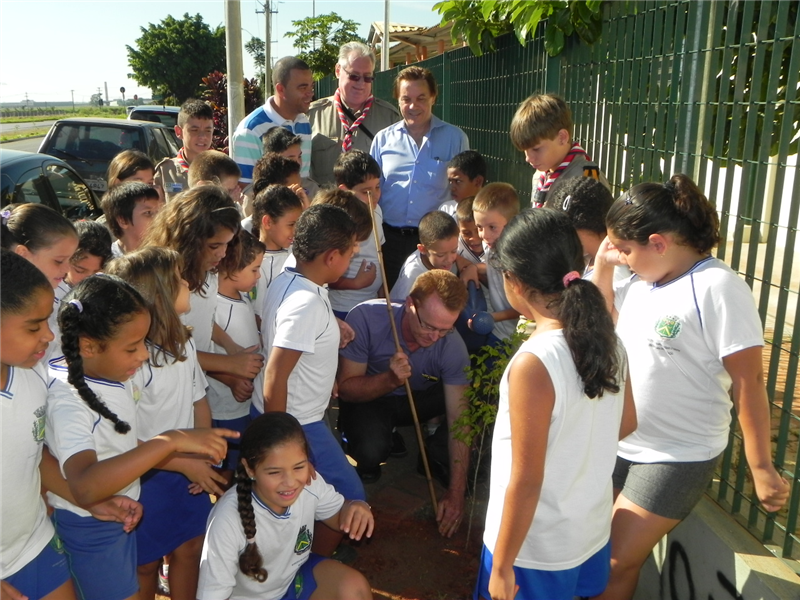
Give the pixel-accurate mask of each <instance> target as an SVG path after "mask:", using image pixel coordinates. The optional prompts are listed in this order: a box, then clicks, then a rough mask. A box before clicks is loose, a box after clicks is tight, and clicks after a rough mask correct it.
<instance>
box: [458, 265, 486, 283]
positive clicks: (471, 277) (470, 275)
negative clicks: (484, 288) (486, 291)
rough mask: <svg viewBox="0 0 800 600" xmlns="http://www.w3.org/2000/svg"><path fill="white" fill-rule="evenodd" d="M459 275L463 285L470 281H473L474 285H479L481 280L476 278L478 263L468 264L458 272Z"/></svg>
mask: <svg viewBox="0 0 800 600" xmlns="http://www.w3.org/2000/svg"><path fill="white" fill-rule="evenodd" d="M458 276H459V277H461V281H462V282H464V285H467V284H468V283H469V282H470V281H474V282H475V285H480V284H481V280H480V279H479V278H478V265H476V264H469V265H467V266H466V267H464V268H463V269H461V272H460V273H459V274H458Z"/></svg>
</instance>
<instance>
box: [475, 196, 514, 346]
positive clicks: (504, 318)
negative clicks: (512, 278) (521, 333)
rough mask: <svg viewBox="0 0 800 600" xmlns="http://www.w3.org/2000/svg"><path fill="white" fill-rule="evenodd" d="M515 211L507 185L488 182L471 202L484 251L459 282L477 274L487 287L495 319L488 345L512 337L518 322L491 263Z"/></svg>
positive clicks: (497, 273)
mask: <svg viewBox="0 0 800 600" xmlns="http://www.w3.org/2000/svg"><path fill="white" fill-rule="evenodd" d="M518 212H519V198H518V197H517V192H516V190H514V188H513V187H512V186H511V185H509V184H507V183H490V184H489V185H487V186H485V187H484V188H482V189H481V191H480V192H478V195H477V196H475V200H474V201H473V203H472V214H473V215H474V219H475V226H476V227H477V228H478V235H479V236H480V238H481V240H483V245H484V248H485V249H486V251H485V252H484V255H483V264H480V265H470V266H469V267H468V268H467V269H465V270H463V271H462V279H465V278H472V279H474V278H475V274H476V273H477V275H478V277H480V278H481V283H485V284H486V285H487V287H488V288H489V302H490V303H491V305H492V310H493V312H492V313H490V314H491V315H492V318H493V319H494V328H493V329H492V333H491V334H490V336H489V343H490V344H494V343H497V341H499V340H503V339H508V338H509V337H511V336H512V335H513V334H514V331H515V330H516V326H517V321H518V319H519V312H518V311H517V310H516V309H515V308H514V307H513V306H511V303H510V302H509V301H508V298H507V297H506V293H505V290H504V287H503V285H504V284H503V273H502V271H500V269H498V268H497V266H496V265H495V263H494V261H492V254H493V253H494V252H493V249H494V246H495V244H497V241H498V240H499V239H500V236H501V235H502V233H503V229H504V228H505V226H506V225H507V224H508V222H509V221H511V219H513V218H514V217H515V216H516V215H517V213H518Z"/></svg>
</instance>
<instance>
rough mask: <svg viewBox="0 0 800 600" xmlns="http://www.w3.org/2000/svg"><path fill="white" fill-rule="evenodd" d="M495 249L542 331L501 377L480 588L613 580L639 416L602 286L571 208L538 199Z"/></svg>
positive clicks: (561, 590) (574, 591) (547, 590)
mask: <svg viewBox="0 0 800 600" xmlns="http://www.w3.org/2000/svg"><path fill="white" fill-rule="evenodd" d="M493 260H494V261H495V262H496V266H497V268H498V269H499V270H500V271H501V272H502V273H503V280H504V286H505V293H506V297H507V298H508V301H509V302H510V304H511V306H512V307H513V308H514V309H515V310H517V311H519V312H520V313H521V314H522V315H524V316H525V317H526V318H528V319H532V320H533V321H535V322H536V330H535V331H534V333H533V334H532V335H531V337H530V338H529V339H528V340H527V341H525V342H524V343H523V344H522V346H520V348H519V350H518V351H517V354H515V355H514V357H513V358H512V359H511V361H509V364H508V367H507V368H506V371H505V373H504V374H503V378H502V380H501V382H500V402H499V405H498V409H497V421H496V423H495V429H494V438H493V442H492V467H491V468H492V476H491V487H490V490H489V507H488V510H487V517H486V528H485V531H484V538H483V541H484V548H483V552H482V555H481V567H480V570H479V575H478V583H477V587H476V590H475V598H483V599H484V600H489V598H491V599H492V600H511V598H514V596H515V594H516V593H517V591H519V595H518V597H519V598H528V599H549V600H554V599H567V600H570V599H571V598H573V597H574V596H590V595H593V594H598V593H600V592H602V591H603V589H604V588H605V585H606V581H607V579H608V571H609V555H610V544H609V535H610V531H611V507H612V503H613V495H612V488H611V473H612V471H613V469H614V461H615V455H616V451H617V442H618V441H619V439H620V438H621V437H624V436H625V435H627V434H628V433H630V432H631V431H633V430H634V429H635V427H636V414H635V411H634V409H633V399H632V398H631V395H630V393H629V391H628V387H627V386H626V367H625V363H626V359H625V354H624V352H623V350H622V346H621V344H620V343H619V342H618V340H617V337H616V335H615V333H614V325H613V323H612V321H611V317H610V315H609V314H608V311H607V310H606V307H605V302H604V299H603V296H602V294H601V293H600V291H599V290H598V289H597V288H596V287H595V285H594V284H593V283H591V282H590V281H587V280H584V279H581V276H580V273H581V272H582V271H583V268H584V260H583V251H582V248H581V242H580V239H579V238H578V234H577V233H576V231H575V228H574V227H573V226H572V224H571V222H570V219H569V217H568V216H567V215H566V214H564V213H563V212H557V211H555V210H551V209H541V208H540V209H528V210H526V211H524V212H522V213H520V214H519V215H518V216H516V217H515V218H514V219H513V220H512V221H511V222H510V223H509V224H508V225H507V226H506V228H505V229H504V231H503V234H502V236H501V237H500V239H499V240H498V241H497V243H496V245H495V253H494V258H493Z"/></svg>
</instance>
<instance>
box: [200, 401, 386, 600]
mask: <svg viewBox="0 0 800 600" xmlns="http://www.w3.org/2000/svg"><path fill="white" fill-rule="evenodd" d="M240 454H241V463H240V464H239V466H238V467H237V470H236V486H235V487H234V488H231V489H230V490H228V491H227V492H226V493H225V495H223V496H222V498H220V499H219V501H217V503H216V504H215V505H214V508H213V510H212V511H211V516H210V517H209V521H208V530H207V531H206V539H205V543H204V545H203V559H202V562H201V564H200V583H199V585H198V592H197V598H198V599H199V600H210V599H215V598H238V599H240V600H250V599H252V600H278V599H279V598H280V599H282V600H309V599H311V600H362V599H367V598H372V592H371V591H370V587H369V583H367V580H366V579H365V578H364V576H363V575H362V574H361V573H359V572H358V571H356V570H355V569H352V568H351V567H348V566H346V565H343V564H342V563H339V562H336V561H335V560H331V559H327V558H323V557H322V556H319V555H317V554H314V553H312V552H311V544H312V543H313V538H314V521H315V520H319V521H322V522H323V523H325V524H326V525H327V526H328V527H330V528H332V529H334V530H336V531H341V532H342V533H345V534H347V535H349V537H350V538H351V539H354V540H360V539H361V538H362V536H364V535H366V536H367V537H371V536H372V528H373V526H374V520H373V517H372V512H371V510H370V507H369V505H368V504H367V503H366V502H364V501H363V500H345V499H344V498H343V497H342V495H341V494H339V493H338V492H337V491H336V490H334V489H333V486H331V485H330V484H328V483H325V481H324V479H323V478H322V476H321V475H319V474H317V475H316V478H312V476H311V466H310V463H309V461H308V442H307V441H306V437H305V434H304V433H303V428H302V427H301V426H300V423H299V422H298V421H297V419H295V418H294V417H293V416H292V415H290V414H288V413H285V412H270V413H265V414H263V415H261V416H260V417H258V418H256V419H255V420H253V422H252V423H250V425H249V426H248V428H247V430H246V431H245V432H244V435H243V436H242V440H241V444H240Z"/></svg>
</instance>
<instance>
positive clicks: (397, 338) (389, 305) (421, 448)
mask: <svg viewBox="0 0 800 600" xmlns="http://www.w3.org/2000/svg"><path fill="white" fill-rule="evenodd" d="M367 197H368V198H369V202H368V203H367V204H368V205H369V216H370V219H371V220H372V235H373V236H374V238H375V246H376V248H377V249H378V268H379V269H380V270H381V277H382V278H383V294H384V296H385V297H386V310H387V311H388V313H389V323H390V324H391V326H392V336H393V337H394V346H395V349H396V351H397V352H402V351H403V349H402V348H401V347H400V336H399V335H398V334H397V324H396V323H395V322H394V311H393V310H392V300H391V298H390V297H389V283H388V282H387V281H386V268H385V267H384V265H383V251H382V250H381V238H380V235H379V234H378V224H377V223H376V222H375V208H374V207H373V206H372V194H371V193H370V192H369V191H367ZM405 386H406V396H407V397H408V405H409V408H410V409H411V417H412V418H413V419H414V430H415V431H416V432H417V443H418V444H419V451H420V455H421V456H422V465H423V466H424V467H425V478H426V479H427V480H428V491H429V492H430V494H431V504H433V512H434V515H437V514H438V513H439V504H438V503H437V501H436V491H435V490H434V489H433V478H432V477H431V467H430V465H429V464H428V454H427V453H426V452H425V442H424V440H423V439H422V428H421V427H420V424H419V417H418V416H417V407H416V405H415V404H414V395H413V394H412V392H411V384H410V383H409V382H408V379H406V380H405Z"/></svg>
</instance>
